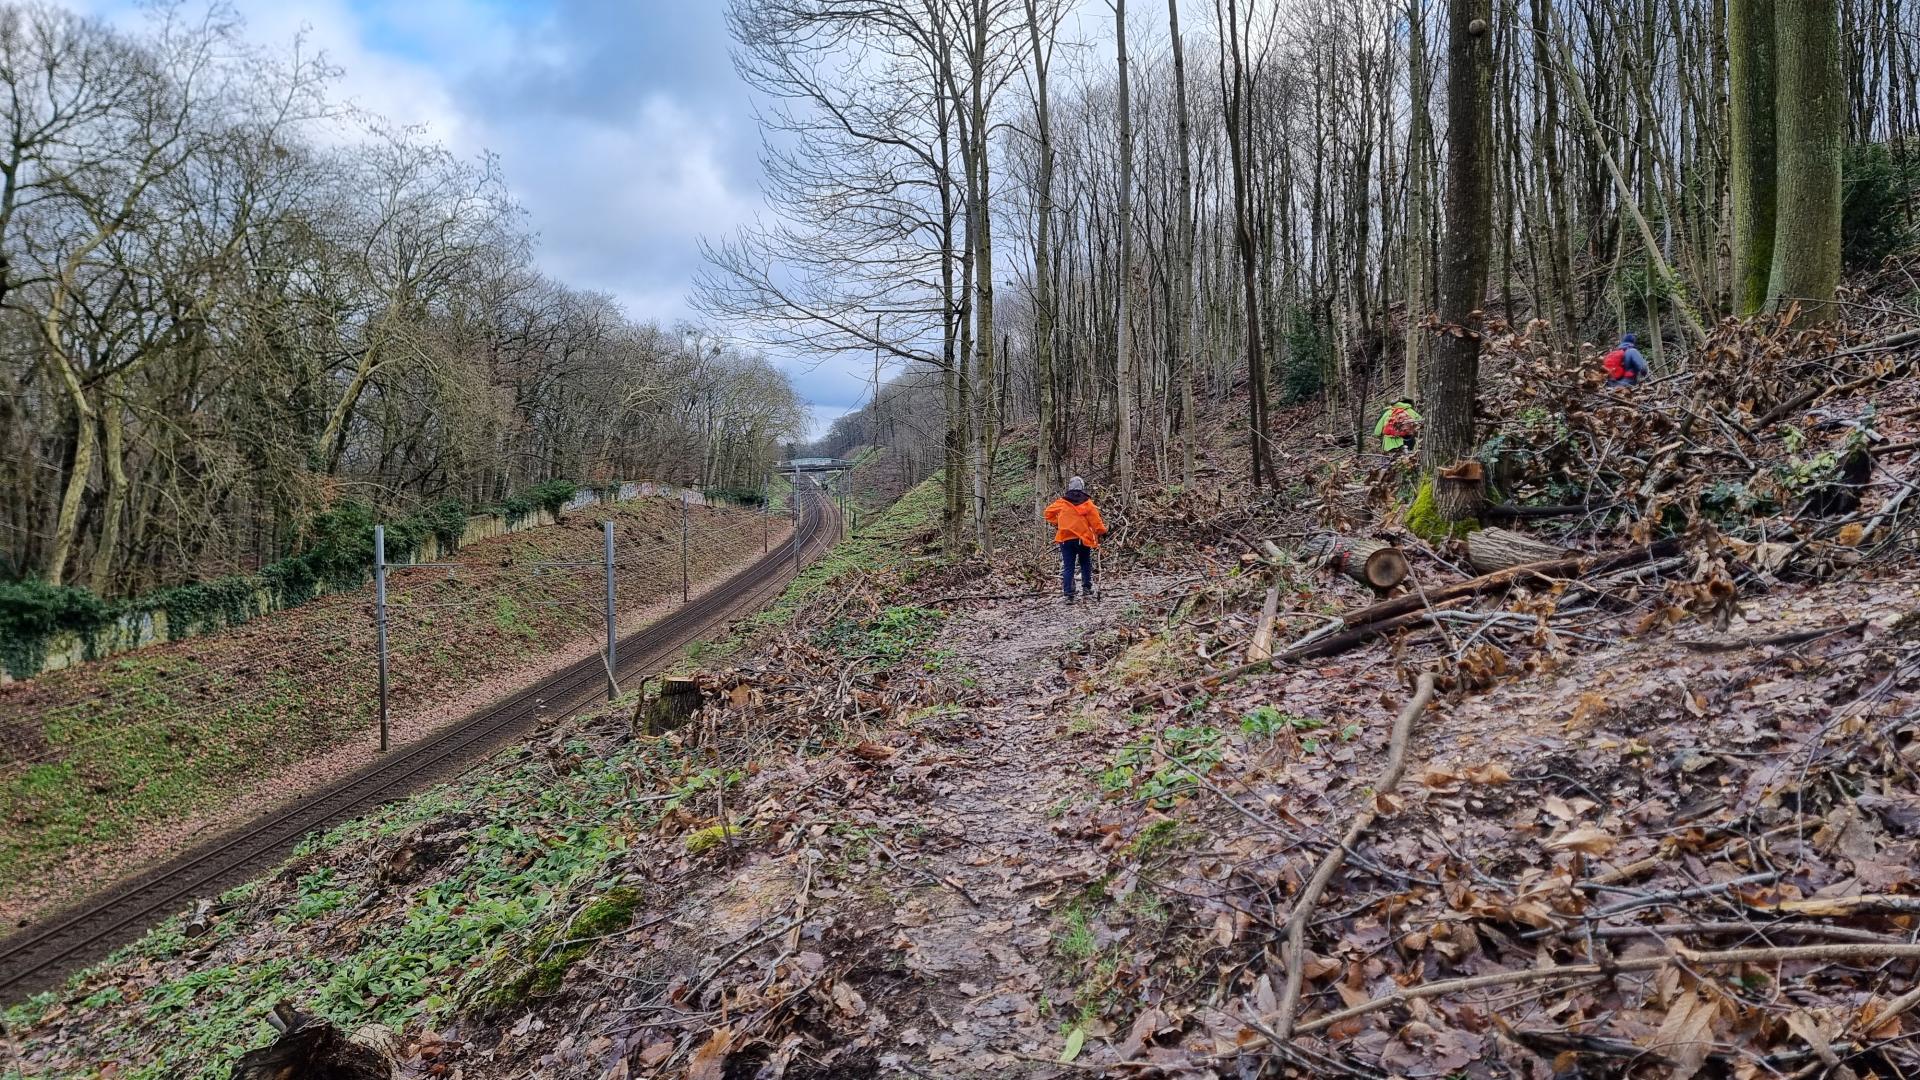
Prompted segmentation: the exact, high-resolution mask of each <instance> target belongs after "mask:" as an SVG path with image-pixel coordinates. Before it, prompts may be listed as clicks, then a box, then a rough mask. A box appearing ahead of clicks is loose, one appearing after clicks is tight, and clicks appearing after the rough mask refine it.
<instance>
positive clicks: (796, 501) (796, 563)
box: [793, 462, 800, 577]
mask: <svg viewBox="0 0 1920 1080" xmlns="http://www.w3.org/2000/svg"><path fill="white" fill-rule="evenodd" d="M793 576H794V577H799V576H800V465H799V463H798V462H795V463H794V466H793Z"/></svg>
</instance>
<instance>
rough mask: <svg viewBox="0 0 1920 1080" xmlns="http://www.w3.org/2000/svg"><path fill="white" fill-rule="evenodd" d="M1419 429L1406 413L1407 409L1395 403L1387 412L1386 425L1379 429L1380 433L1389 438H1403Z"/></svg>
mask: <svg viewBox="0 0 1920 1080" xmlns="http://www.w3.org/2000/svg"><path fill="white" fill-rule="evenodd" d="M1419 430H1420V426H1419V425H1418V424H1415V423H1414V422H1413V418H1412V417H1410V416H1408V415H1407V410H1405V409H1403V408H1400V407H1399V406H1397V405H1396V406H1394V408H1393V411H1392V412H1389V413H1388V414H1387V426H1386V427H1384V428H1382V429H1380V433H1381V434H1382V435H1385V436H1387V437H1388V438H1390V439H1404V438H1406V437H1408V436H1410V435H1412V434H1414V433H1415V432H1417V431H1419Z"/></svg>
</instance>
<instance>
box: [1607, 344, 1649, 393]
mask: <svg viewBox="0 0 1920 1080" xmlns="http://www.w3.org/2000/svg"><path fill="white" fill-rule="evenodd" d="M1634 342H1635V339H1634V336H1633V335H1632V334H1628V335H1627V336H1626V337H1623V338H1621V339H1620V344H1619V345H1616V346H1615V347H1614V350H1613V351H1612V352H1610V353H1608V354H1607V356H1606V359H1604V360H1602V361H1600V366H1601V367H1603V368H1605V369H1606V370H1607V385H1608V386H1632V385H1633V384H1635V383H1637V382H1639V381H1640V380H1641V379H1644V378H1646V376H1647V358H1646V357H1644V356H1641V355H1640V350H1639V349H1638V348H1636V347H1635V344H1634Z"/></svg>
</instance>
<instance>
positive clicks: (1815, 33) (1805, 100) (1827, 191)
mask: <svg viewBox="0 0 1920 1080" xmlns="http://www.w3.org/2000/svg"><path fill="white" fill-rule="evenodd" d="M1773 26H1774V49H1775V52H1774V58H1775V79H1776V82H1775V97H1774V118H1775V122H1776V124H1777V128H1776V131H1777V133H1778V138H1777V140H1776V147H1777V149H1778V158H1777V161H1778V162H1779V165H1778V172H1777V174H1776V183H1777V185H1778V186H1777V188H1776V192H1777V196H1778V201H1777V202H1776V204H1775V210H1774V233H1773V273H1772V277H1771V281H1770V284H1769V285H1768V287H1767V299H1768V302H1769V304H1770V305H1771V306H1772V307H1774V308H1775V309H1784V308H1786V307H1788V306H1789V305H1791V304H1793V303H1794V302H1795V301H1796V300H1797V301H1802V302H1804V304H1805V311H1806V317H1807V319H1808V320H1809V321H1815V322H1824V321H1826V320H1828V319H1830V318H1832V317H1833V315H1834V306H1833V304H1832V302H1831V301H1832V300H1833V294H1834V290H1835V289H1837V288H1838V287H1839V285H1840V199H1841V195H1840V158H1841V154H1842V151H1843V150H1844V148H1845V145H1846V134H1847V127H1846V125H1847V116H1846V108H1847V88H1846V81H1845V78H1844V76H1843V74H1842V72H1841V66H1840V3H1839V0H1774V7H1773Z"/></svg>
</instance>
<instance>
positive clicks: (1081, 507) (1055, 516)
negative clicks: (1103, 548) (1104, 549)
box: [1047, 498, 1107, 548]
mask: <svg viewBox="0 0 1920 1080" xmlns="http://www.w3.org/2000/svg"><path fill="white" fill-rule="evenodd" d="M1047 524H1049V525H1052V526H1053V529H1054V533H1053V542H1054V543H1056V544H1060V543H1065V542H1066V541H1068V540H1078V541H1080V542H1081V543H1083V544H1085V545H1087V546H1088V547H1090V548H1097V547H1099V546H1100V538H1101V537H1102V536H1104V535H1106V532H1107V523H1106V522H1104V521H1101V520H1100V508H1099V507H1097V506H1095V505H1093V500H1092V499H1088V500H1087V501H1086V502H1083V503H1070V502H1068V501H1067V500H1066V499H1064V498H1062V499H1055V500H1053V502H1052V503H1051V504H1049V505H1048V506H1047Z"/></svg>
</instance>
